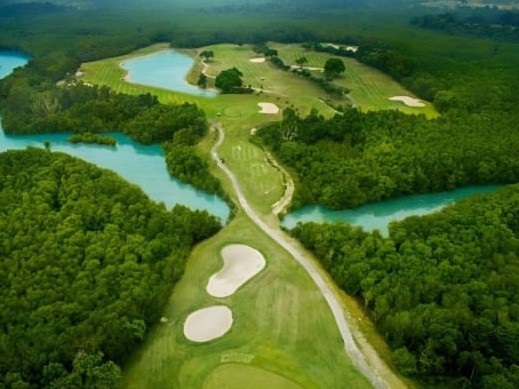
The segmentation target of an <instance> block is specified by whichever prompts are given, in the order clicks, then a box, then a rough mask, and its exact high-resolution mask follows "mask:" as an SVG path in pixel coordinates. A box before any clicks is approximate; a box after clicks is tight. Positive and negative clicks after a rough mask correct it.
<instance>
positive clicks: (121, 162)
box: [0, 52, 230, 221]
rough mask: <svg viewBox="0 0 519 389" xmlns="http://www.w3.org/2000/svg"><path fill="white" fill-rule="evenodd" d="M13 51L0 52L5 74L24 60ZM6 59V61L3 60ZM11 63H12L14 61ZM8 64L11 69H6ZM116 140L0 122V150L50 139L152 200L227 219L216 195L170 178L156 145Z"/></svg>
mask: <svg viewBox="0 0 519 389" xmlns="http://www.w3.org/2000/svg"><path fill="white" fill-rule="evenodd" d="M13 58H16V57H13V54H12V53H7V54H4V53H1V52H0V67H1V69H2V71H3V75H4V77H5V76H6V75H8V74H9V73H10V71H12V69H13V67H12V66H14V67H16V66H23V65H24V64H25V63H26V62H27V57H21V56H18V58H20V59H21V58H25V60H24V61H15V60H14V59H13ZM4 59H5V61H4ZM13 64H14V65H13ZM8 66H11V69H10V70H8ZM107 135H108V136H111V137H113V138H115V139H116V140H117V146H116V147H108V146H101V145H86V144H71V143H69V142H67V139H68V137H69V136H70V134H38V135H20V136H9V135H5V134H4V131H3V129H2V126H1V124H0V152H1V151H5V150H8V149H25V148H26V147H27V146H34V147H44V142H45V141H49V142H50V143H51V149H52V150H53V151H61V152H64V153H67V154H69V155H73V156H75V157H79V158H81V159H83V160H85V161H88V162H91V163H94V164H96V165H98V166H100V167H103V168H107V169H110V170H112V171H114V172H116V173H117V174H119V175H120V176H121V177H123V178H124V179H126V180H128V181H129V182H131V183H134V184H137V185H139V186H140V187H141V189H142V190H143V191H144V192H145V193H146V194H147V195H148V196H149V197H150V198H151V199H153V200H155V201H158V202H163V203H164V204H165V205H166V206H167V207H172V206H173V205H175V204H182V205H185V206H187V207H189V208H193V209H204V210H207V211H208V212H209V213H211V214H213V215H216V216H218V217H219V218H220V219H221V220H222V221H226V220H227V219H228V216H229V212H230V210H229V207H228V206H227V204H226V203H225V202H224V201H223V200H222V199H220V198H219V197H218V196H215V195H209V194H207V193H204V192H201V191H199V190H196V189H194V188H193V187H192V186H191V185H188V184H185V183H183V182H181V181H179V180H176V179H174V178H171V177H170V176H169V173H168V171H167V169H166V162H165V159H164V153H163V151H162V148H161V147H160V146H159V145H151V146H143V145H140V144H138V143H136V142H134V141H132V140H131V139H129V138H128V137H127V136H125V135H124V134H121V133H109V134H107Z"/></svg>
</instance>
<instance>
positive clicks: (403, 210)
mask: <svg viewBox="0 0 519 389" xmlns="http://www.w3.org/2000/svg"><path fill="white" fill-rule="evenodd" d="M497 188H499V186H498V185H480V186H468V187H465V188H461V189H457V190H454V191H451V192H440V193H429V194H421V195H413V196H404V197H400V198H397V199H394V200H387V201H381V202H378V203H372V204H367V205H364V206H362V207H359V208H356V209H344V210H340V211H333V210H330V209H326V208H324V207H321V206H306V207H302V208H299V209H297V210H295V211H294V212H291V213H289V214H287V215H286V216H285V218H284V219H283V221H282V223H281V225H282V226H283V227H285V228H289V229H290V228H293V227H295V225H296V224H297V223H298V222H302V223H308V222H316V223H326V222H329V223H332V222H337V221H341V222H344V223H348V224H351V225H354V226H360V227H362V228H363V229H364V230H365V231H373V230H376V229H378V230H379V231H380V233H381V234H382V235H384V236H387V235H388V233H389V232H388V225H389V223H390V222H392V221H398V220H403V219H405V218H406V217H409V216H422V215H428V214H430V213H433V212H436V211H439V210H440V209H442V208H443V207H445V206H447V205H449V204H451V203H453V202H455V201H456V200H460V199H463V198H465V197H468V196H471V195H475V194H479V193H488V192H492V191H494V190H496V189H497Z"/></svg>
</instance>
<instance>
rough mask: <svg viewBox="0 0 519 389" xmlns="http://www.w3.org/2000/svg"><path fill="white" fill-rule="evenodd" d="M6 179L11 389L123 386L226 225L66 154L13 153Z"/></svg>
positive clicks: (1, 162) (2, 355)
mask: <svg viewBox="0 0 519 389" xmlns="http://www.w3.org/2000/svg"><path fill="white" fill-rule="evenodd" d="M0 174H1V176H2V177H3V180H2V186H1V190H0V197H1V200H2V201H1V202H2V209H1V210H0V213H1V218H0V226H1V231H2V232H1V234H2V239H0V278H1V282H0V290H1V293H0V296H1V298H0V305H1V306H2V309H1V310H0V321H1V323H2V330H1V333H2V347H1V348H0V384H1V385H2V386H4V385H6V387H11V388H15V387H20V388H21V387H32V386H34V387H51V388H52V387H84V388H87V387H99V388H108V387H113V386H114V382H116V381H117V379H118V377H119V374H120V369H119V367H118V365H120V364H121V363H122V362H124V361H125V360H126V359H127V357H128V354H129V353H130V352H131V351H132V350H133V349H134V348H135V347H136V345H138V344H139V343H140V342H141V341H142V340H143V338H144V336H145V334H146V333H147V331H148V328H150V326H152V325H153V324H155V323H156V322H157V320H158V318H159V317H160V316H161V313H162V310H163V307H164V304H165V302H166V301H167V298H168V296H169V294H170V291H171V288H172V286H173V285H174V284H175V282H176V281H177V280H178V279H179V278H180V276H181V275H182V273H183V269H184V261H185V258H186V255H187V254H188V253H189V251H190V250H191V247H192V246H193V245H194V244H195V243H197V242H199V241H200V240H203V239H205V238H207V237H208V236H210V235H212V234H214V233H215V232H216V231H218V229H219V228H220V225H219V224H218V222H217V220H216V218H214V217H213V216H209V215H208V214H207V212H200V211H190V210H188V209H186V208H184V207H180V206H177V207H176V208H174V209H173V210H172V211H166V210H165V208H164V206H163V205H157V204H155V203H153V202H151V201H150V200H149V199H148V198H147V197H146V196H145V195H144V194H143V193H142V192H141V191H140V190H139V189H137V188H136V187H135V186H132V185H129V184H127V183H126V182H124V181H122V180H121V179H120V178H119V177H117V176H116V175H115V174H114V173H111V172H109V171H106V170H102V169H99V168H97V167H95V166H93V165H90V164H87V163H85V162H82V161H81V160H78V159H75V158H72V157H69V156H67V155H64V154H59V153H50V152H48V151H44V150H38V149H29V150H26V151H9V152H6V153H2V154H0Z"/></svg>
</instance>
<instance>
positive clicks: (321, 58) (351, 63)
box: [269, 43, 438, 118]
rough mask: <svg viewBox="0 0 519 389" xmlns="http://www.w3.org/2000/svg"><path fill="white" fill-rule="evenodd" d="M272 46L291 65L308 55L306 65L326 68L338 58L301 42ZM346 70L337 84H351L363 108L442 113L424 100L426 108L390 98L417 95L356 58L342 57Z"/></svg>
mask: <svg viewBox="0 0 519 389" xmlns="http://www.w3.org/2000/svg"><path fill="white" fill-rule="evenodd" d="M269 46H270V47H272V48H274V49H276V50H278V52H279V57H280V58H281V59H282V60H283V61H284V62H285V63H286V64H287V65H296V59H298V58H300V57H306V59H307V60H308V63H307V64H306V65H305V66H308V67H319V68H323V67H324V64H325V62H326V60H328V59H329V58H338V57H337V56H333V55H332V54H328V53H318V52H315V51H309V50H305V49H304V48H303V47H301V46H300V45H294V44H278V43H270V44H269ZM340 58H341V59H342V60H343V62H344V65H345V67H346V71H345V72H344V74H343V75H341V76H340V77H339V78H338V79H336V80H334V83H336V84H339V85H342V86H345V87H347V88H348V89H349V90H350V95H351V97H352V98H353V100H354V101H355V103H356V104H357V105H358V107H359V108H360V109H361V110H363V111H369V110H374V111H376V110H382V109H398V110H400V111H402V112H405V113H408V114H420V113H422V114H424V115H426V116H427V117H430V118H433V117H436V116H438V112H437V111H436V109H435V108H434V106H433V105H432V104H431V103H429V102H426V101H424V103H425V107H420V108H419V107H408V106H406V105H404V104H403V103H401V102H395V101H391V100H389V98H390V97H393V96H410V97H414V98H416V96H415V95H414V94H413V93H411V92H410V91H408V90H407V89H405V88H404V87H403V86H402V85H400V84H399V83H397V82H396V81H395V80H393V79H392V78H391V77H389V76H387V75H385V74H384V73H382V72H380V71H378V70H377V69H374V68H372V67H369V66H367V65H364V64H362V63H360V62H359V61H357V60H356V59H353V58H346V57H340Z"/></svg>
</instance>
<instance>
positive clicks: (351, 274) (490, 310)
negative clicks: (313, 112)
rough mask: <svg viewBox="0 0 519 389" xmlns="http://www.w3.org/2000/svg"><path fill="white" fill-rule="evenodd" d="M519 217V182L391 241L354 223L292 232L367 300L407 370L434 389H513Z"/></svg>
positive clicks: (518, 380) (409, 225)
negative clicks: (354, 225)
mask: <svg viewBox="0 0 519 389" xmlns="http://www.w3.org/2000/svg"><path fill="white" fill-rule="evenodd" d="M518 221H519V185H512V186H508V187H505V188H504V189H501V190H499V191H497V192H495V193H493V194H486V195H479V196H475V197H472V198H468V199H465V200H462V201H459V202H456V204H454V205H451V206H448V207H447V208H445V209H444V210H443V211H441V212H438V213H435V214H431V215H428V216H424V217H410V218H408V219H406V220H405V221H403V222H398V223H391V224H390V227H389V237H388V238H384V237H382V236H381V235H380V234H379V233H378V231H375V232H373V233H371V234H370V233H366V232H364V231H362V230H361V229H360V228H359V227H352V226H349V225H346V224H323V225H320V224H315V223H309V224H304V225H303V224H300V225H298V226H297V227H296V228H295V229H294V230H292V234H293V235H294V236H295V237H296V238H297V239H298V240H300V241H301V242H302V243H303V244H304V245H305V247H307V248H308V249H309V250H311V251H312V252H314V253H315V255H316V256H317V258H319V260H320V261H321V263H322V265H323V266H324V267H325V269H326V270H327V271H328V272H329V273H330V275H331V276H332V277H333V278H334V280H335V281H336V282H337V284H338V285H339V286H340V287H341V288H342V289H343V290H344V291H346V292H347V293H348V294H350V295H352V296H356V297H357V298H358V299H360V300H361V301H362V303H363V306H364V308H365V310H366V311H367V313H368V314H369V316H370V317H371V318H372V319H373V321H374V322H375V324H376V326H377V328H378V330H379V332H380V333H381V334H383V335H384V337H385V338H386V339H387V341H388V342H389V344H390V345H391V348H392V350H393V359H394V362H395V364H396V365H397V367H398V368H399V370H400V371H401V372H402V373H404V374H405V375H409V376H414V377H417V378H419V379H420V380H421V381H422V382H426V383H429V384H431V385H438V384H440V383H441V384H442V385H446V386H447V387H456V388H480V389H496V388H500V389H514V388H517V387H519V352H518V351H519V222H518ZM442 387H443V386H442Z"/></svg>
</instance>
